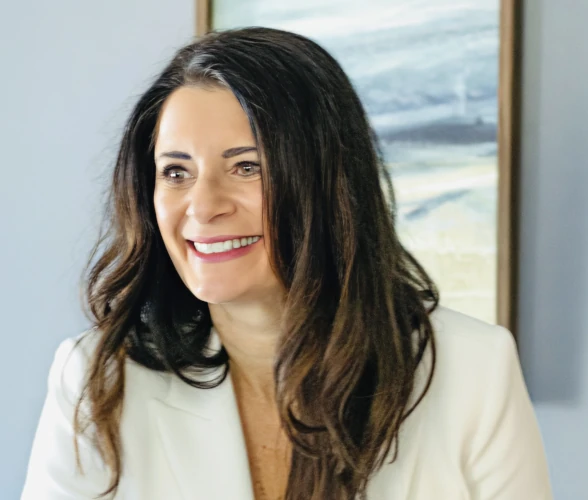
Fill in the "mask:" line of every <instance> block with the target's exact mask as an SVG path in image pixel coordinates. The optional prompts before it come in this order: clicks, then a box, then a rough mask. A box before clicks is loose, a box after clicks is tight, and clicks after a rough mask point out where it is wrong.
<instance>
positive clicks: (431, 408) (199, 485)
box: [22, 308, 552, 500]
mask: <svg viewBox="0 0 588 500" xmlns="http://www.w3.org/2000/svg"><path fill="white" fill-rule="evenodd" d="M432 320H433V325H434V327H435V331H436V345H437V366H436V371H435V375H434V378H433V383H432V385H431V388H430V390H429V392H428V393H427V395H426V397H425V398H424V400H423V401H422V402H421V404H420V405H419V406H418V408H417V409H416V410H415V412H414V413H413V414H412V415H411V416H410V417H409V418H408V419H407V420H406V422H405V423H404V424H403V427H401V431H400V441H399V445H400V448H399V456H398V459H397V461H396V462H394V463H393V464H386V465H384V467H383V468H382V469H380V470H379V471H378V472H377V473H376V474H375V475H374V477H373V478H372V480H371V481H370V483H369V486H368V498H369V499H370V500H388V499H389V500H551V499H552V494H551V490H550V485H549V479H548V472H547V465H546V460H545V455H544V451H543V445H542V441H541V436H540V433H539V429H538V426H537V422H536V419H535V415H534V413H533V407H532V405H531V402H530V400H529V396H528V393H527V389H526V387H525V383H524V381H523V377H522V373H521V369H520V365H519V360H518V357H517V352H516V348H515V343H514V341H513V338H512V335H511V334H510V333H509V332H508V331H507V330H505V329H503V328H500V327H496V326H490V325H487V324H485V323H482V322H480V321H477V320H475V319H472V318H469V317H467V316H464V315H461V314H459V313H456V312H453V311H450V310H447V309H443V308H440V309H438V310H437V311H436V312H434V313H433V314H432ZM74 342H75V339H68V340H65V341H64V342H63V343H62V344H61V345H60V347H59V348H58V350H57V352H56V354H55V360H54V362H53V365H52V367H51V371H50V374H49V391H48V394H47V399H46V401H45V405H44V408H43V412H42V415H41V419H40V422H39V427H38V429H37V434H36V436H35V440H34V443H33V449H32V454H31V458H30V462H29V467H28V474H27V478H26V483H25V486H24V491H23V494H22V500H66V499H76V500H80V499H90V498H93V497H95V496H96V495H98V494H99V493H101V492H102V491H104V490H105V488H106V485H107V482H108V472H107V471H106V469H105V468H104V466H103V464H102V463H101V461H100V459H99V458H98V456H97V454H96V451H95V450H94V449H93V448H92V446H91V444H90V443H89V441H82V442H81V443H80V445H81V447H80V449H81V452H82V463H83V465H84V471H85V473H86V474H85V475H84V476H82V475H79V474H76V472H75V470H76V467H75V458H74V448H73V440H72V435H73V434H72V418H73V407H74V404H75V401H76V398H77V396H78V394H79V391H80V386H81V383H82V380H83V377H84V374H85V369H86V366H87V357H88V355H89V353H91V350H92V346H93V345H94V342H95V335H92V334H90V335H87V336H86V337H85V338H84V340H83V341H82V343H81V344H80V348H77V349H73V346H74ZM429 356H430V352H429V353H428V354H427V356H425V358H424V363H423V364H422V365H421V367H420V368H419V370H418V371H417V385H418V387H419V388H420V387H422V384H423V383H424V380H425V377H426V375H427V373H428V370H427V367H428V366H429V365H428V363H429V362H430V357H429ZM419 393H420V392H419ZM415 395H416V394H415ZM121 426H122V440H123V448H124V451H123V472H122V480H121V483H120V487H119V492H118V494H117V496H116V497H115V498H116V499H124V500H176V499H177V500H214V499H218V500H253V489H252V486H251V479H250V473H249V466H248V460H247V452H246V448H245V442H244V438H243V434H242V430H241V424H240V420H239V413H238V409H237V405H236V401H235V397H234V392H233V386H232V381H231V378H230V377H227V379H226V380H225V381H224V382H223V383H222V384H221V385H220V386H219V387H217V388H215V389H209V390H201V389H195V388H192V387H190V386H188V385H187V384H185V383H184V382H182V381H181V380H180V379H179V378H178V377H176V376H175V375H172V374H168V373H158V372H154V371H151V370H148V369H147V368H144V367H142V366H140V365H138V364H136V363H134V362H133V361H131V360H129V361H127V363H126V390H125V399H124V410H123V417H122V423H121Z"/></svg>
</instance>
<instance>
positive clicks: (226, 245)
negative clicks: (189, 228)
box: [193, 236, 260, 254]
mask: <svg viewBox="0 0 588 500" xmlns="http://www.w3.org/2000/svg"><path fill="white" fill-rule="evenodd" d="M259 239H260V237H259V236H249V237H247V238H236V239H232V240H226V241H216V242H214V243H198V242H196V241H194V242H193V243H194V248H196V250H197V251H198V252H200V253H203V254H211V253H224V252H230V251H231V250H235V249H237V248H242V247H246V246H249V245H252V244H253V243H257V242H258V241H259Z"/></svg>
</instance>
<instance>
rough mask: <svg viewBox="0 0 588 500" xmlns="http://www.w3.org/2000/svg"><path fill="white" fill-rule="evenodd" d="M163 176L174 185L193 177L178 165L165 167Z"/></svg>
mask: <svg viewBox="0 0 588 500" xmlns="http://www.w3.org/2000/svg"><path fill="white" fill-rule="evenodd" d="M161 176H162V177H164V178H165V179H167V180H169V181H170V182H174V183H179V182H182V181H183V180H185V179H189V178H190V177H192V176H191V175H190V174H189V173H188V172H187V171H186V169H185V168H184V167H180V166H178V165H168V166H167V167H164V169H163V170H162V172H161Z"/></svg>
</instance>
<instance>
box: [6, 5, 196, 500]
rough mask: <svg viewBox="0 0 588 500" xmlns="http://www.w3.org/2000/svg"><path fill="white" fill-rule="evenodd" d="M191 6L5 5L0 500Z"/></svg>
mask: <svg viewBox="0 0 588 500" xmlns="http://www.w3.org/2000/svg"><path fill="white" fill-rule="evenodd" d="M193 5H194V2H193V0H166V1H165V2H163V1H160V0H141V1H139V0H125V1H121V0H102V1H100V2H84V1H79V0H77V1H76V0H56V1H52V2H47V1H45V0H30V1H26V2H24V1H18V2H8V1H6V2H2V9H1V14H0V39H1V42H2V43H1V44H0V61H2V70H1V75H2V77H1V79H0V91H1V93H0V95H1V96H2V103H1V114H0V151H1V158H2V159H1V162H2V168H1V173H2V178H1V179H0V228H1V231H2V235H1V237H0V241H1V245H0V283H1V284H2V285H1V288H0V318H2V326H1V330H0V331H1V336H2V337H1V339H2V343H1V345H2V361H1V362H0V380H2V381H3V384H2V385H3V391H2V411H1V413H0V498H1V499H2V500H12V499H17V498H18V497H19V493H20V490H21V488H22V483H23V480H24V474H25V469H26V463H27V459H28V454H29V452H30V445H31V442H32V438H33V433H34V429H35V426H36V423H37V419H38V418H39V412H40V410H41V405H42V403H43V397H44V394H45V390H46V377H47V373H48V369H49V364H50V362H51V359H52V355H53V352H54V350H55V348H56V347H57V344H58V342H59V341H60V340H61V339H63V338H64V337H67V336H70V335H75V334H77V333H79V332H81V331H82V329H83V328H84V327H85V326H86V324H87V323H86V320H85V318H84V317H83V315H82V313H81V312H80V307H79V300H78V289H77V287H78V277H79V273H80V270H81V268H82V266H83V263H84V260H85V257H86V256H87V253H88V250H89V248H90V246H91V244H92V242H93V241H94V239H95V237H96V226H97V222H98V220H99V218H98V216H99V208H100V205H99V202H100V200H101V193H102V192H103V190H104V187H105V182H104V180H103V179H104V177H103V175H101V173H103V172H104V170H105V168H107V167H110V164H111V160H112V158H113V155H114V152H115V150H116V142H117V140H118V138H119V135H120V134H119V132H120V128H121V126H122V124H123V120H124V117H125V116H126V115H127V112H128V111H129V109H130V107H131V106H132V104H133V102H134V100H135V96H136V95H138V94H139V93H140V92H141V91H142V90H143V89H144V88H145V86H146V85H147V83H148V81H149V79H150V77H151V76H152V75H154V74H155V73H156V72H157V71H158V70H159V69H160V68H161V66H162V64H163V63H164V62H166V61H167V60H168V58H169V56H170V55H171V54H172V52H173V49H174V48H176V47H179V46H180V45H182V44H184V43H186V42H188V41H189V40H190V38H191V37H192V34H193V26H194V17H193V16H194V14H193V13H194V8H193Z"/></svg>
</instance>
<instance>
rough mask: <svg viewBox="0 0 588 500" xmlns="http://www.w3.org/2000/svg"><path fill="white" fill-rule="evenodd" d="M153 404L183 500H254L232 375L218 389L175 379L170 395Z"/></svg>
mask: <svg viewBox="0 0 588 500" xmlns="http://www.w3.org/2000/svg"><path fill="white" fill-rule="evenodd" d="M151 403H152V405H151V408H152V411H153V415H154V422H155V426H156V428H157V430H156V432H157V433H158V434H159V435H160V437H161V441H162V447H163V451H164V453H165V455H166V456H167V460H168V462H169V465H170V468H171V471H172V475H173V476H174V477H175V480H176V482H177V485H178V488H179V491H180V492H181V495H182V498H183V499H184V500H213V499H219V500H221V499H222V500H254V495H253V488H252V484H251V475H250V470H249V461H248V458H247V448H246V445H245V439H244V436H243V430H242V426H241V420H240V417H239V410H238V406H237V401H236V399H235V393H234V390H233V384H232V380H231V376H230V374H229V375H227V378H226V379H225V380H224V381H223V383H222V384H221V385H220V386H218V387H216V388H214V389H197V388H194V387H191V386H190V385H188V384H186V383H185V382H183V381H182V380H181V379H179V378H178V377H177V376H175V375H173V376H172V382H171V385H170V390H169V392H168V394H167V395H166V396H165V397H164V398H162V399H153V400H152V401H151Z"/></svg>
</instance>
